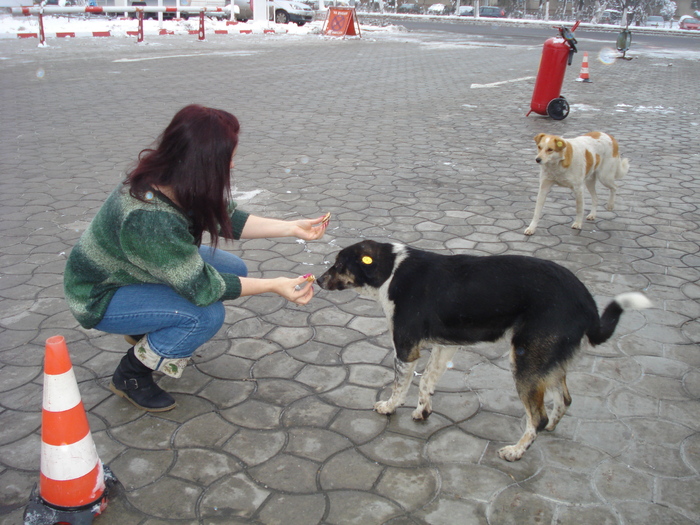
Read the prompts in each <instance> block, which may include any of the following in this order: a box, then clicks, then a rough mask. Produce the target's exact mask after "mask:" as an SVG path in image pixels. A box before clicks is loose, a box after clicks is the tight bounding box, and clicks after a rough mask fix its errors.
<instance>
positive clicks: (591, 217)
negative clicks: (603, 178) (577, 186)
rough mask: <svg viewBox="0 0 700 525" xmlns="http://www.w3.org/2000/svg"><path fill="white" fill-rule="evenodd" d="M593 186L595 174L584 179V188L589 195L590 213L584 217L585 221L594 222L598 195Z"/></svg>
mask: <svg viewBox="0 0 700 525" xmlns="http://www.w3.org/2000/svg"><path fill="white" fill-rule="evenodd" d="M595 185H596V176H595V174H593V175H591V176H590V177H588V178H587V179H586V188H588V193H590V194H591V213H589V214H588V217H586V220H587V221H594V220H595V217H596V213H597V211H598V193H597V192H596V189H595ZM577 206H578V203H577ZM577 209H578V208H577Z"/></svg>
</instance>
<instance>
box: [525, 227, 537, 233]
mask: <svg viewBox="0 0 700 525" xmlns="http://www.w3.org/2000/svg"><path fill="white" fill-rule="evenodd" d="M533 233H535V228H533V227H532V226H528V228H527V229H526V230H525V235H532V234H533Z"/></svg>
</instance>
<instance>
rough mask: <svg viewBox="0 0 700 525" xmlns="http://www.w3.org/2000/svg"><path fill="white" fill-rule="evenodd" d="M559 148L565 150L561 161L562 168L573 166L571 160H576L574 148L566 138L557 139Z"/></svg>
mask: <svg viewBox="0 0 700 525" xmlns="http://www.w3.org/2000/svg"><path fill="white" fill-rule="evenodd" d="M559 144H561V146H560V145H559ZM557 148H559V149H560V150H563V151H564V158H563V159H562V161H561V166H562V168H568V167H569V166H571V161H572V160H574V148H573V147H572V146H571V144H569V143H568V142H567V141H566V140H564V139H557Z"/></svg>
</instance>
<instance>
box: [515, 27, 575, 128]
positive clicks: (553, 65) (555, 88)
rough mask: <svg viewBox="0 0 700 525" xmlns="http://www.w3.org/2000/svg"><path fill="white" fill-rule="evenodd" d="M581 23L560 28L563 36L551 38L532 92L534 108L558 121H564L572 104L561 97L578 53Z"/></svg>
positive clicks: (541, 60) (545, 46)
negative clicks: (566, 73) (567, 73)
mask: <svg viewBox="0 0 700 525" xmlns="http://www.w3.org/2000/svg"><path fill="white" fill-rule="evenodd" d="M578 25H579V22H576V24H574V27H572V28H571V30H569V29H567V28H566V27H560V28H558V29H559V36H556V37H552V38H550V39H548V40H547V41H546V42H545V43H544V46H543V48H542V58H540V68H539V70H538V71H537V79H536V80H535V90H534V91H533V93H532V101H531V102H530V111H528V113H527V114H528V115H529V114H530V113H532V112H533V111H534V112H535V113H538V114H540V115H549V116H550V117H552V118H553V119H554V120H562V119H565V118H566V117H567V115H568V114H569V103H568V102H567V101H566V99H565V98H564V97H562V96H561V86H562V84H563V83H564V73H565V72H566V66H567V63H568V65H571V61H572V60H573V58H574V53H576V39H575V38H574V34H573V32H574V31H576V28H577V27H578Z"/></svg>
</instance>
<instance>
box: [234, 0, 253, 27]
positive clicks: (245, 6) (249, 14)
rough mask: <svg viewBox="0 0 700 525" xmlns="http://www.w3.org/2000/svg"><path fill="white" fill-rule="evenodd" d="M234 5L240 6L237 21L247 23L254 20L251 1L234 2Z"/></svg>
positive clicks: (239, 0) (238, 0) (235, 0)
mask: <svg viewBox="0 0 700 525" xmlns="http://www.w3.org/2000/svg"><path fill="white" fill-rule="evenodd" d="M233 3H234V4H235V5H237V6H238V14H237V15H236V20H238V21H239V22H243V23H245V22H247V21H248V20H252V19H253V9H252V8H251V7H250V0H233Z"/></svg>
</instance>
